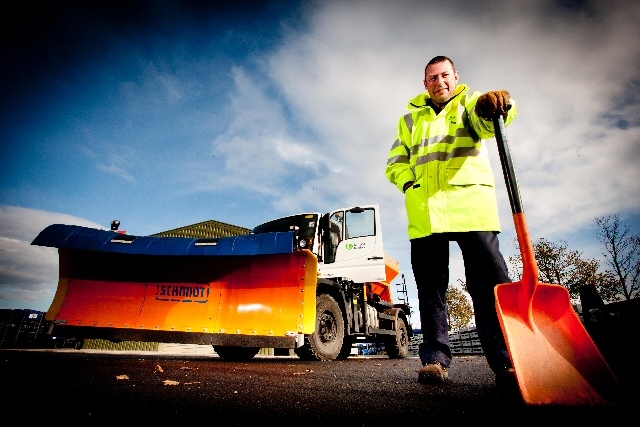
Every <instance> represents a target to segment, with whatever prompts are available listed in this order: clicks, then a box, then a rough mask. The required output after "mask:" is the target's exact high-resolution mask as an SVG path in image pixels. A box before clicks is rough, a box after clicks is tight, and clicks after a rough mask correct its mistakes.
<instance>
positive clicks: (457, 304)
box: [446, 283, 473, 331]
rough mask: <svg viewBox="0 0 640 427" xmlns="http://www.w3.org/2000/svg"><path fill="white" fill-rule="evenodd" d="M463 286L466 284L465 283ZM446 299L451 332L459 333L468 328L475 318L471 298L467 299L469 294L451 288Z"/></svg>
mask: <svg viewBox="0 0 640 427" xmlns="http://www.w3.org/2000/svg"><path fill="white" fill-rule="evenodd" d="M463 285H465V284H464V283H463ZM464 287H466V285H465V286H464ZM446 298H447V309H448V313H449V330H452V331H457V330H458V329H460V328H464V327H465V326H467V325H468V324H469V322H470V321H471V319H472V318H473V306H472V305H471V302H470V300H469V297H467V293H466V292H465V291H463V290H461V289H458V288H454V287H452V286H450V287H449V290H448V291H447V295H446Z"/></svg>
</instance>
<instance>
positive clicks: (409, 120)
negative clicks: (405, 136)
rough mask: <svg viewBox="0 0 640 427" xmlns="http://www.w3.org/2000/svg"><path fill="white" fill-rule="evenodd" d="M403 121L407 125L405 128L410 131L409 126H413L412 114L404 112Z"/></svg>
mask: <svg viewBox="0 0 640 427" xmlns="http://www.w3.org/2000/svg"><path fill="white" fill-rule="evenodd" d="M404 123H405V124H406V125H407V129H409V132H411V128H412V127H413V114H411V113H409V114H405V115H404Z"/></svg>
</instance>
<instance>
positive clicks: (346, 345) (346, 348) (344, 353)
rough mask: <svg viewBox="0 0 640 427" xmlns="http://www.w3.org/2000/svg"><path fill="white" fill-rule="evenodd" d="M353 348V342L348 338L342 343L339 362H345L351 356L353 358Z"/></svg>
mask: <svg viewBox="0 0 640 427" xmlns="http://www.w3.org/2000/svg"><path fill="white" fill-rule="evenodd" d="M351 347H353V340H351V339H349V338H346V337H345V339H344V341H343V343H342V348H341V349H340V354H338V357H336V359H337V360H345V359H347V358H348V357H349V356H351Z"/></svg>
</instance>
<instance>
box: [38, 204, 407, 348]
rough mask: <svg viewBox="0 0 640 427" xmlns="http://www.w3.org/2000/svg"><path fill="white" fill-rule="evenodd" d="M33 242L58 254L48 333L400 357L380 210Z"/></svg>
mask: <svg viewBox="0 0 640 427" xmlns="http://www.w3.org/2000/svg"><path fill="white" fill-rule="evenodd" d="M112 228H113V227H112ZM32 244H33V245H38V246H46V247H54V248H57V249H58V254H59V278H58V285H57V289H56V293H55V296H54V299H53V301H52V303H51V306H50V308H49V310H48V311H47V312H46V314H45V319H46V320H47V321H49V322H50V327H49V333H50V334H52V335H55V336H57V337H73V338H75V339H76V340H78V339H89V338H94V339H106V340H110V341H114V342H119V341H152V342H169V343H183V344H206V345H212V346H213V349H214V350H215V352H216V353H217V354H218V355H219V356H220V357H222V358H223V359H227V360H248V359H251V358H252V357H254V356H255V355H256V354H258V352H259V350H260V349H261V348H278V349H293V351H294V352H295V354H296V355H297V356H298V357H300V358H301V359H304V360H339V359H345V358H347V357H349V356H350V354H351V349H352V347H353V345H354V344H355V343H360V342H363V343H375V344H377V345H380V346H382V345H383V346H384V348H385V351H386V353H387V354H388V356H389V357H390V358H404V357H406V356H407V355H408V350H409V342H410V339H411V337H412V335H413V331H412V329H411V322H410V316H411V308H410V306H409V305H408V300H407V299H406V298H405V299H399V300H398V301H396V300H395V299H394V296H393V292H392V281H393V280H394V279H396V278H398V277H399V276H400V266H399V264H398V262H397V261H395V260H394V259H393V258H392V257H390V256H388V255H387V254H386V253H384V251H383V242H382V227H381V222H380V210H379V206H378V205H366V206H355V207H350V208H341V209H336V210H333V211H330V212H327V213H320V212H309V213H301V214H296V215H291V216H287V217H282V218H278V219H274V220H272V221H268V222H265V223H263V224H260V225H258V226H256V227H254V228H253V229H252V230H251V232H250V233H249V234H245V235H238V236H230V237H222V238H187V237H157V236H136V235H130V234H126V233H122V232H118V231H117V230H116V231H114V230H113V229H112V230H110V231H108V230H101V229H95V228H88V227H82V226H76V225H66V224H52V225H50V226H48V227H47V228H45V229H44V230H42V231H41V232H40V234H39V235H38V236H37V237H36V238H35V239H34V240H33V242H32ZM400 277H402V278H403V279H404V276H400ZM402 285H404V282H403V283H402ZM396 286H397V285H396ZM404 292H405V295H406V285H405V288H404Z"/></svg>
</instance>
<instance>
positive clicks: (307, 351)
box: [295, 294, 344, 360]
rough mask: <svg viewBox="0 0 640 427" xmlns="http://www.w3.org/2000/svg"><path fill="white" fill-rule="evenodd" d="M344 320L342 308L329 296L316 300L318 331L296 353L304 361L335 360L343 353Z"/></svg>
mask: <svg viewBox="0 0 640 427" xmlns="http://www.w3.org/2000/svg"><path fill="white" fill-rule="evenodd" d="M343 344H344V319H343V318H342V310H341V309H340V306H339V305H338V303H337V302H336V300H335V299H333V297H332V296H330V295H327V294H321V295H318V298H317V300H316V329H315V331H314V332H313V334H311V335H310V336H309V337H305V344H304V345H303V346H302V347H298V348H297V349H296V350H295V352H296V354H297V355H298V357H300V358H301V359H304V360H335V359H337V358H338V356H340V354H341V352H342V351H343Z"/></svg>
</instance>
